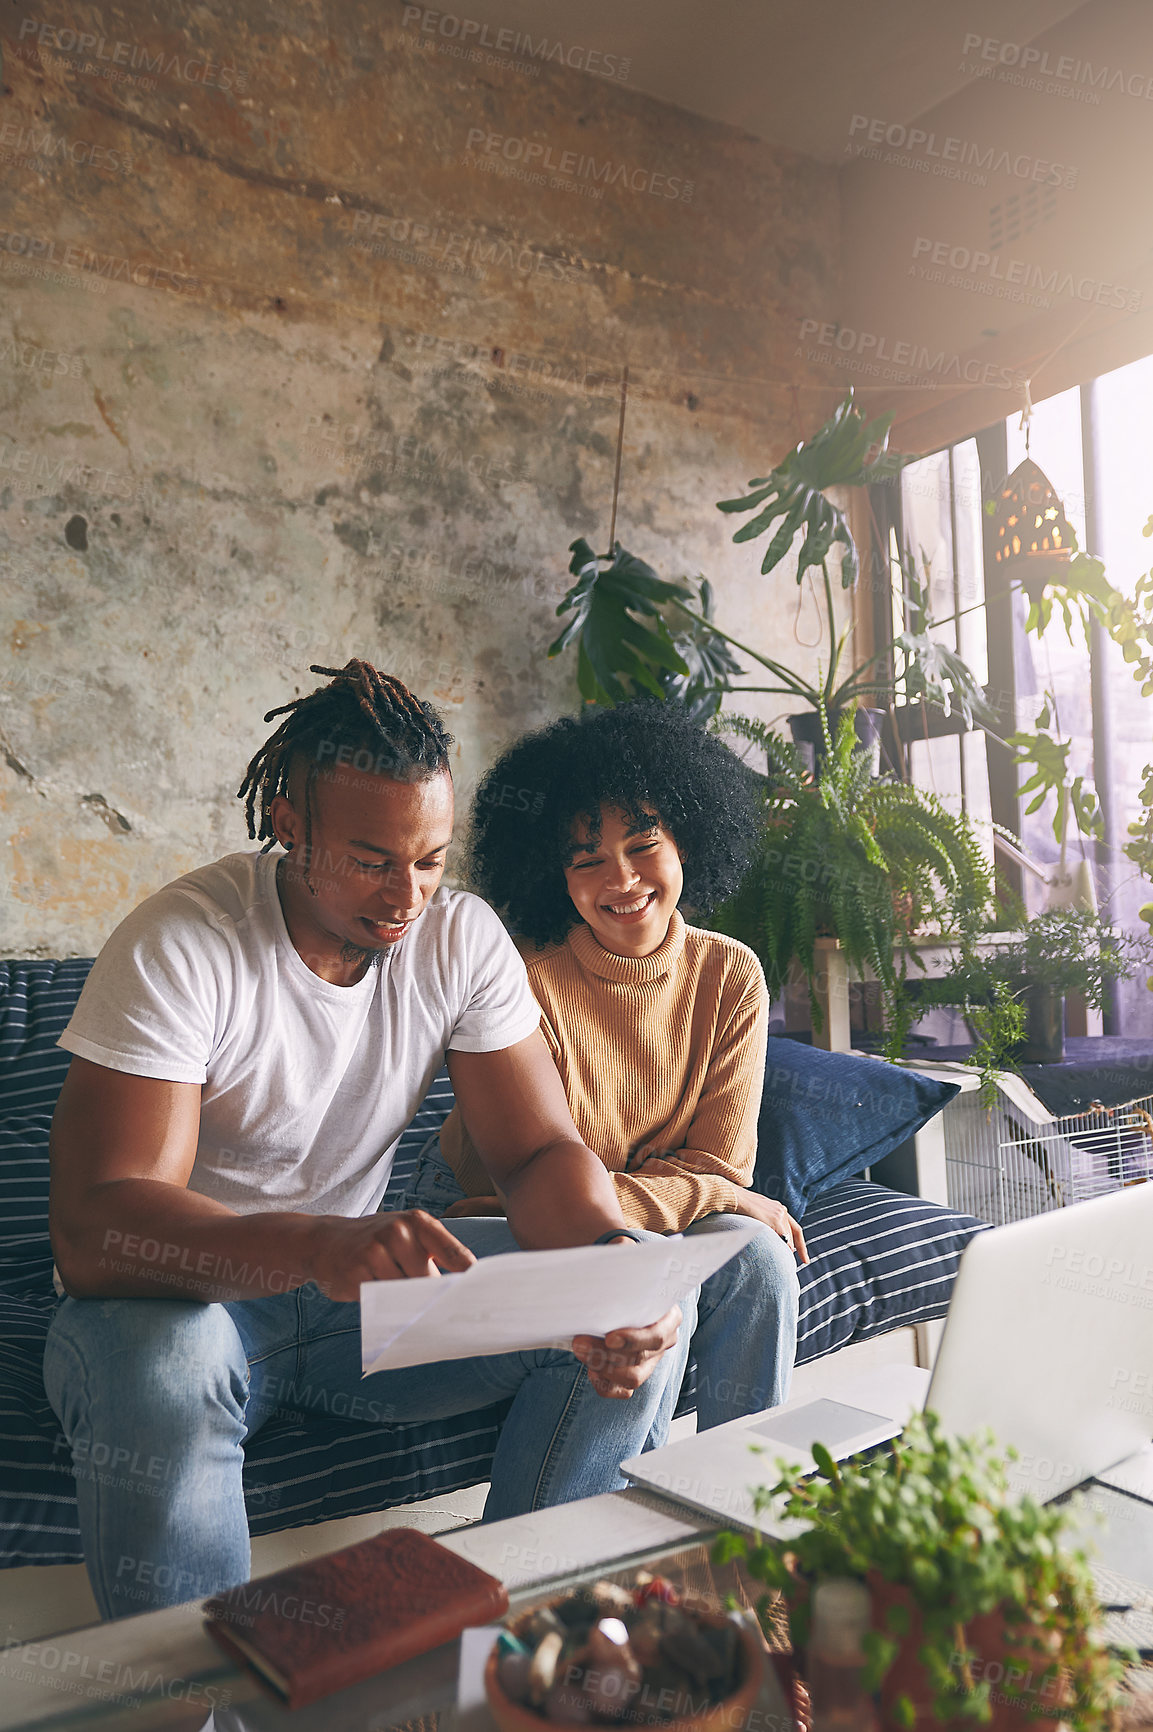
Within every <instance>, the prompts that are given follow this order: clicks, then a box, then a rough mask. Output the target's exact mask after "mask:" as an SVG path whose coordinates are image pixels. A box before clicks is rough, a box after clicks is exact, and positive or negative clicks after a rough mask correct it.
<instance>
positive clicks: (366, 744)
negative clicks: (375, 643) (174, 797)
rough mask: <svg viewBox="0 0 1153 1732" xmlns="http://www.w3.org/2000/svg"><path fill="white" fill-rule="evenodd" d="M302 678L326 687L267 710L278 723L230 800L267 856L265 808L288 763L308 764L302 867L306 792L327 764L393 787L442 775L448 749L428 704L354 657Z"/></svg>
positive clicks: (271, 834)
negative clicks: (369, 773)
mask: <svg viewBox="0 0 1153 1732" xmlns="http://www.w3.org/2000/svg"><path fill="white" fill-rule="evenodd" d="M309 672H310V673H314V674H325V675H327V676H328V679H329V684H328V685H326V686H319V687H318V688H317V690H316V691H314V692H309V694H308V695H307V697H303V698H294V699H293V701H292V702H291V703H290V704H280V705H279V706H278V707H277V708H276V709H274V710H269V711H268V712H267V714H266V715H265V718H264V719H265V721H266V722H270V721H271V720H272V719H273V717H274V716H283V717H284V720H283V721H282V722H281V724H280V726H279V727H278V728H277V730H276V732H275V733H274V734H271V735H269V737H268V739H267V740H265V742H264V744H263V746H261V748H260V750H259V751H258V752H257V753H256V754H255V756H254V757H253V758H252V760H251V762H250V763H249V765H248V769H247V770H246V772H245V776H244V781H243V782H242V783H241V784H240V787H239V789H238V790H237V796H236V797H237V799H238V800H243V801H244V811H245V816H246V817H247V819H248V834H249V835H250V836H252V837H253V838H255V839H257V840H259V841H262V842H263V843H264V848H263V850H262V852H263V853H265V854H267V852H268V850H269V849H270V848H271V847H272V844H273V843H274V842H275V841H276V831H275V830H274V829H273V826H272V816H271V807H272V802H273V800H275V799H276V797H277V795H284V796H287V795H288V783H289V778H290V776H291V774H292V769H293V765H294V764H295V763H296V762H297V761H298V760H299V759H301V758H306V759H307V760H308V771H307V775H306V777H305V784H304V848H305V862H306V869H307V862H308V861H309V860H310V859H311V857H312V794H313V789H314V787H315V784H316V778H317V776H318V774H319V773H320V772H321V771H322V770H323V769H324V768H325V767H326V766H330V767H332V768H333V769H335V768H336V767H337V765H338V764H341V765H346V766H347V767H348V768H350V769H354V770H374V771H375V772H376V774H377V775H378V776H388V777H390V778H391V779H392V780H393V781H394V782H423V781H426V780H428V779H429V778H431V777H433V776H436V775H439V774H440V773H441V771H443V770H447V769H448V751H449V747H450V746H451V745H452V743H453V738H452V735H451V734H450V733H449V732H448V731H447V729H446V728H445V726H444V724H443V723H442V721H441V719H440V717H439V716H438V715H437V713H436V711H435V710H434V709H433V708H432V706H431V705H430V704H426V703H422V701H421V700H420V698H416V697H414V696H413V694H412V693H411V692H410V691H409V689H408V687H407V686H406V685H403V684H402V683H401V681H400V680H397V679H393V677H392V675H391V674H382V673H381V672H380V670H379V668H374V667H373V666H372V664H371V663H370V662H364V661H360V660H359V659H358V658H357V657H355V656H354V657H353V658H352V660H351V661H349V662H346V663H345V665H344V667H342V668H322V667H319V666H317V664H316V663H315V662H314V663H312V665H311V667H310V669H309ZM258 806H259V823H258V822H257V808H258ZM310 888H311V886H310Z"/></svg>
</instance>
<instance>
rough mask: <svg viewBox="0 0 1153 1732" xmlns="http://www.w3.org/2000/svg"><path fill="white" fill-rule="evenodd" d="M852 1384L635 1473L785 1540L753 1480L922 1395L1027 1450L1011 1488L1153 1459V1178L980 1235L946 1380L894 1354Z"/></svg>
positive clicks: (889, 1430)
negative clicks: (896, 1361) (895, 1361)
mask: <svg viewBox="0 0 1153 1732" xmlns="http://www.w3.org/2000/svg"><path fill="white" fill-rule="evenodd" d="M838 1397H839V1398H838V1399H837V1400H835V1401H834V1400H829V1399H824V1400H818V1401H790V1402H786V1403H785V1404H784V1405H783V1406H781V1407H777V1408H771V1409H769V1410H768V1411H767V1412H765V1413H755V1414H751V1415H749V1416H748V1417H746V1418H744V1419H736V1420H732V1421H730V1422H729V1423H728V1424H727V1425H718V1426H715V1427H714V1428H713V1429H712V1430H711V1431H705V1432H699V1433H698V1434H697V1435H696V1436H695V1437H686V1438H683V1439H681V1440H680V1441H679V1442H677V1443H672V1444H668V1445H667V1446H666V1447H665V1448H664V1449H656V1450H651V1451H650V1452H648V1453H647V1454H645V1455H638V1456H634V1457H632V1459H631V1460H629V1461H626V1462H623V1463H622V1464H621V1465H622V1471H623V1472H624V1473H625V1474H627V1476H628V1477H629V1479H631V1480H635V1481H637V1482H638V1483H639V1484H641V1485H645V1486H649V1487H651V1488H652V1489H653V1490H654V1491H658V1492H660V1493H661V1494H662V1495H663V1496H665V1497H671V1498H675V1499H677V1500H679V1501H680V1502H682V1503H686V1504H689V1505H691V1506H692V1507H693V1508H696V1509H701V1510H704V1511H706V1512H707V1513H710V1514H716V1515H719V1516H722V1517H723V1518H724V1520H725V1521H726V1522H734V1523H737V1524H742V1523H743V1524H745V1525H754V1524H755V1525H758V1526H760V1527H761V1528H762V1529H763V1530H764V1531H765V1532H768V1533H775V1534H778V1535H780V1536H782V1537H784V1535H785V1528H784V1526H783V1525H782V1523H781V1522H780V1521H779V1519H774V1517H773V1516H772V1514H771V1512H763V1513H761V1514H760V1515H758V1514H757V1513H756V1511H755V1508H754V1501H753V1491H752V1487H754V1486H755V1485H772V1484H773V1483H774V1482H775V1481H776V1480H777V1479H778V1478H779V1477H780V1475H779V1474H778V1472H777V1471H776V1465H775V1464H776V1461H777V1459H778V1457H783V1458H784V1459H785V1460H786V1461H788V1462H790V1463H797V1464H799V1465H800V1467H801V1470H802V1472H812V1471H813V1470H814V1468H815V1465H816V1464H815V1462H814V1461H813V1457H812V1454H811V1445H812V1444H813V1443H814V1442H820V1443H823V1444H824V1445H825V1446H826V1448H827V1449H828V1450H829V1453H830V1454H831V1455H832V1456H833V1457H834V1458H835V1459H837V1460H842V1459H843V1458H844V1457H845V1456H848V1455H854V1454H856V1453H857V1452H858V1451H860V1450H862V1449H868V1448H869V1447H871V1446H872V1445H873V1444H877V1443H883V1442H885V1441H886V1439H888V1438H890V1437H894V1436H896V1435H897V1434H898V1433H899V1432H900V1431H901V1430H902V1429H903V1427H904V1425H905V1423H906V1421H907V1420H908V1419H909V1417H910V1416H911V1415H912V1414H913V1413H915V1412H917V1411H918V1410H919V1409H920V1408H922V1407H928V1408H931V1409H933V1410H934V1411H935V1412H936V1413H937V1414H938V1415H939V1416H940V1419H941V1421H942V1424H943V1425H944V1427H945V1429H946V1430H947V1431H949V1432H950V1433H952V1434H953V1435H955V1436H965V1435H970V1434H972V1433H974V1432H980V1431H983V1430H986V1429H988V1430H991V1431H992V1432H993V1434H994V1436H995V1437H996V1438H997V1439H998V1441H999V1442H1000V1443H1001V1444H1003V1445H1005V1446H1009V1445H1012V1446H1013V1447H1014V1448H1016V1450H1017V1451H1018V1459H1017V1461H1015V1462H1013V1463H1010V1464H1009V1478H1010V1485H1011V1487H1012V1489H1013V1490H1014V1491H1015V1492H1018V1493H1025V1492H1028V1493H1029V1494H1030V1495H1031V1496H1033V1497H1035V1498H1037V1499H1038V1500H1039V1501H1041V1502H1045V1501H1047V1500H1048V1499H1049V1498H1052V1497H1056V1496H1057V1495H1058V1494H1059V1493H1061V1492H1063V1491H1067V1490H1068V1489H1069V1488H1070V1487H1071V1486H1074V1485H1078V1484H1079V1483H1080V1482H1081V1481H1082V1480H1084V1479H1088V1478H1089V1477H1090V1476H1092V1475H1096V1474H1099V1473H1101V1472H1102V1471H1103V1470H1109V1469H1113V1468H1115V1467H1116V1466H1117V1465H1118V1464H1120V1463H1122V1462H1125V1461H1126V1460H1127V1459H1128V1458H1130V1457H1134V1456H1138V1455H1140V1456H1141V1458H1142V1459H1143V1460H1146V1461H1147V1460H1148V1459H1149V1457H1148V1455H1147V1454H1143V1453H1142V1452H1147V1450H1148V1445H1149V1442H1150V1439H1151V1438H1153V1183H1146V1184H1142V1185H1137V1186H1130V1187H1127V1188H1126V1189H1124V1190H1121V1191H1116V1192H1113V1193H1112V1194H1110V1195H1109V1196H1106V1197H1097V1198H1095V1199H1094V1200H1093V1201H1092V1202H1089V1203H1076V1204H1073V1205H1072V1206H1071V1207H1069V1208H1065V1209H1058V1210H1054V1211H1053V1212H1052V1213H1049V1214H1044V1215H1035V1216H1032V1217H1031V1218H1030V1219H1029V1220H1026V1221H1016V1222H1014V1223H1013V1224H1012V1225H1010V1226H1006V1227H993V1228H990V1229H989V1230H988V1231H986V1232H984V1233H979V1234H978V1235H977V1236H976V1238H975V1239H973V1240H972V1241H971V1242H970V1243H969V1245H968V1246H967V1247H966V1250H965V1252H964V1254H963V1256H962V1258H961V1264H960V1269H959V1272H958V1275H957V1280H956V1284H955V1286H954V1288H953V1295H952V1299H951V1302H950V1305H949V1312H948V1317H947V1319H946V1323H945V1332H944V1336H943V1338H942V1341H941V1347H940V1351H939V1352H938V1354H937V1361H936V1365H935V1366H934V1369H933V1373H932V1378H931V1380H930V1376H929V1373H928V1372H927V1371H925V1370H922V1369H919V1368H918V1367H915V1366H906V1365H892V1366H884V1367H881V1368H880V1369H878V1370H873V1371H869V1372H864V1373H858V1374H857V1375H856V1376H850V1377H847V1378H846V1379H845V1382H844V1384H843V1386H841V1387H840V1388H839V1389H838ZM754 1449H756V1450H760V1451H761V1452H762V1453H761V1455H760V1458H759V1459H758V1458H757V1457H755V1456H754V1455H753V1454H752V1453H751V1451H752V1450H754ZM1127 1489H1130V1488H1127ZM1145 1495H1150V1493H1146V1494H1145Z"/></svg>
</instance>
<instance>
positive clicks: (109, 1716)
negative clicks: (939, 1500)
mask: <svg viewBox="0 0 1153 1732" xmlns="http://www.w3.org/2000/svg"><path fill="white" fill-rule="evenodd" d="M718 1531H719V1529H718V1527H717V1525H716V1524H714V1523H710V1522H709V1520H708V1519H707V1518H705V1517H703V1516H701V1517H698V1516H695V1515H693V1514H692V1513H691V1512H690V1511H687V1510H685V1509H683V1508H681V1507H680V1506H678V1505H675V1504H672V1503H666V1502H665V1500H663V1499H661V1498H658V1497H654V1496H650V1495H649V1494H648V1493H642V1492H637V1491H622V1492H612V1493H608V1494H606V1496H604V1497H599V1498H589V1499H586V1500H584V1501H583V1502H582V1503H580V1504H570V1505H567V1506H563V1507H561V1508H559V1509H555V1510H543V1511H541V1512H539V1514H537V1515H533V1516H519V1517H514V1518H513V1519H512V1520H510V1521H506V1522H494V1523H492V1524H491V1525H490V1526H487V1527H474V1528H466V1529H463V1530H457V1531H456V1532H450V1533H445V1534H439V1535H437V1536H436V1537H437V1538H438V1539H439V1540H440V1541H441V1542H442V1543H443V1544H445V1545H448V1546H450V1547H451V1548H452V1549H453V1550H455V1551H458V1552H460V1553H461V1554H462V1555H464V1556H467V1557H470V1558H471V1559H472V1561H473V1562H475V1563H477V1564H479V1565H480V1567H481V1568H483V1569H487V1570H489V1571H490V1572H491V1573H492V1574H494V1575H498V1576H499V1577H500V1578H501V1579H502V1580H503V1581H505V1582H506V1583H507V1584H508V1587H509V1597H510V1600H511V1603H512V1607H513V1609H514V1610H521V1609H523V1608H524V1607H527V1606H529V1605H531V1604H533V1603H534V1602H535V1601H539V1600H543V1599H547V1598H549V1597H551V1596H552V1595H553V1594H556V1593H559V1592H561V1591H563V1590H564V1589H565V1588H566V1587H568V1586H570V1585H575V1584H576V1583H579V1582H582V1581H590V1580H596V1579H598V1578H599V1577H602V1576H616V1575H617V1574H619V1573H620V1572H622V1571H626V1570H629V1569H634V1568H637V1567H639V1566H641V1565H647V1566H648V1567H652V1566H653V1565H655V1564H658V1563H659V1564H660V1565H661V1568H662V1571H663V1570H664V1568H665V1565H666V1561H668V1560H676V1559H678V1555H679V1554H682V1553H683V1554H685V1557H684V1559H683V1560H680V1561H677V1562H672V1563H670V1569H672V1570H673V1571H674V1572H675V1573H677V1574H678V1576H679V1577H680V1579H683V1580H684V1581H685V1583H686V1586H687V1587H689V1588H691V1589H692V1591H693V1592H702V1593H703V1592H705V1591H706V1589H707V1571H708V1549H709V1542H710V1541H711V1540H712V1538H714V1537H715V1535H716V1533H717V1532H718ZM590 1554H591V1555H590ZM690 1554H691V1557H690ZM685 1571H688V1572H689V1576H685V1574H684V1572H685ZM690 1578H691V1579H690ZM698 1584H699V1585H698ZM718 1603H719V1601H718ZM458 1648H459V1643H458V1642H456V1641H453V1642H449V1643H446V1644H445V1645H444V1646H443V1647H441V1648H437V1649H434V1650H433V1651H432V1652H430V1653H427V1654H422V1655H419V1656H418V1657H417V1658H415V1659H413V1660H408V1661H406V1662H405V1663H404V1664H403V1665H400V1666H396V1667H393V1668H392V1669H391V1670H390V1671H388V1672H384V1673H381V1674H380V1675H379V1676H378V1677H376V1678H371V1679H366V1680H365V1681H364V1682H363V1683H361V1684H357V1685H354V1686H353V1687H352V1688H351V1689H348V1690H343V1691H341V1692H339V1693H338V1694H337V1695H334V1696H327V1697H325V1698H324V1700H323V1701H321V1702H317V1703H316V1704H314V1705H313V1706H312V1707H309V1708H298V1709H296V1710H294V1711H293V1712H291V1713H290V1712H289V1711H288V1710H287V1709H285V1708H283V1707H282V1706H281V1705H280V1704H279V1703H278V1702H276V1701H275V1700H274V1699H273V1698H272V1697H271V1696H270V1695H269V1694H268V1693H267V1692H266V1690H265V1689H264V1688H263V1687H262V1686H261V1685H260V1684H259V1683H257V1681H256V1679H255V1678H254V1677H253V1676H252V1675H251V1674H250V1673H249V1672H247V1671H246V1670H244V1669H242V1668H239V1667H237V1666H235V1665H233V1664H232V1662H231V1661H230V1660H229V1659H228V1658H227V1657H226V1656H225V1654H224V1653H223V1651H222V1650H221V1649H220V1648H219V1647H218V1646H217V1644H216V1643H215V1642H214V1641H213V1640H212V1638H211V1636H209V1634H208V1632H207V1630H206V1628H205V1625H204V1616H203V1612H202V1610H201V1606H200V1602H199V1601H194V1602H189V1603H188V1604H187V1605H183V1606H173V1607H170V1608H168V1609H167V1610H164V1611H159V1612H145V1613H142V1614H141V1615H140V1616H139V1617H135V1618H124V1619H121V1620H119V1621H118V1622H117V1623H114V1624H97V1625H93V1626H90V1627H89V1628H87V1629H82V1630H73V1631H69V1632H66V1633H64V1634H61V1635H55V1636H49V1637H46V1638H44V1639H43V1640H39V1641H35V1642H25V1643H16V1644H13V1645H12V1646H10V1647H7V1648H4V1649H0V1728H4V1729H9V1728H11V1729H13V1732H15V1729H16V1728H24V1727H26V1728H28V1729H29V1732H32V1729H33V1728H35V1732H66V1729H74V1728H81V1727H83V1728H85V1729H88V1728H94V1727H100V1728H102V1729H105V1732H111V1729H112V1728H116V1727H129V1726H130V1727H131V1728H132V1732H201V1729H202V1728H206V1729H207V1732H389V1729H390V1728H395V1729H397V1732H448V1728H449V1727H450V1725H451V1723H452V1721H453V1720H454V1718H455V1704H456V1681H457V1656H458Z"/></svg>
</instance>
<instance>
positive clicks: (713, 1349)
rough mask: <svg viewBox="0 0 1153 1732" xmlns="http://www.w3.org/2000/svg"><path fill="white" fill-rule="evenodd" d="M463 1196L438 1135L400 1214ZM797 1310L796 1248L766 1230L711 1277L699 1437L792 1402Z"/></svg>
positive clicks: (701, 1318)
mask: <svg viewBox="0 0 1153 1732" xmlns="http://www.w3.org/2000/svg"><path fill="white" fill-rule="evenodd" d="M463 1196H464V1192H463V1191H462V1190H461V1188H460V1184H459V1183H458V1181H457V1177H456V1174H455V1173H454V1172H453V1170H452V1168H451V1167H450V1166H449V1164H448V1162H447V1161H446V1160H445V1158H444V1155H443V1154H442V1152H441V1147H440V1133H439V1132H434V1134H433V1135H432V1136H431V1137H429V1139H428V1141H427V1142H426V1143H425V1145H424V1147H423V1148H422V1149H421V1151H420V1154H419V1156H418V1157H417V1163H416V1167H415V1170H414V1172H413V1175H412V1179H411V1180H410V1182H409V1188H408V1191H407V1192H406V1193H405V1195H404V1196H403V1197H402V1198H401V1207H402V1208H405V1209H425V1210H427V1212H428V1213H429V1214H430V1215H443V1214H444V1213H445V1211H446V1210H447V1209H448V1208H450V1207H451V1205H452V1204H453V1203H456V1202H459V1201H460V1199H461V1198H462V1197H463ZM474 1218H475V1217H469V1216H465V1217H464V1218H463V1219H462V1220H456V1219H453V1220H452V1221H450V1222H449V1227H450V1229H451V1230H452V1231H453V1232H454V1233H455V1232H456V1230H457V1228H458V1227H463V1226H464V1225H465V1224H466V1222H467V1221H468V1220H469V1219H474ZM753 1224H754V1223H753V1222H752V1221H751V1220H750V1218H749V1216H747V1215H706V1216H704V1218H703V1219H702V1220H700V1221H694V1222H693V1224H692V1226H691V1227H689V1228H687V1232H688V1233H690V1234H693V1233H723V1232H726V1231H727V1230H729V1229H730V1228H733V1227H748V1226H751V1225H753ZM646 1236H647V1237H654V1238H655V1237H656V1235H655V1234H652V1235H646ZM799 1307H800V1288H799V1285H798V1282H797V1261H796V1257H795V1256H794V1254H793V1251H792V1248H791V1246H788V1245H786V1244H785V1242H784V1240H783V1239H781V1238H779V1237H778V1236H777V1234H776V1233H774V1232H773V1231H772V1230H771V1228H769V1227H766V1226H763V1225H762V1226H761V1227H760V1231H759V1232H758V1233H757V1236H756V1238H755V1239H753V1240H752V1241H751V1242H750V1243H749V1244H748V1245H746V1246H745V1248H744V1249H743V1250H742V1251H738V1252H737V1254H736V1256H735V1257H732V1258H730V1259H729V1261H728V1262H727V1263H725V1264H723V1265H722V1267H721V1268H720V1269H718V1270H717V1273H716V1274H715V1275H712V1276H710V1277H709V1279H708V1280H707V1281H706V1282H705V1283H704V1286H703V1287H702V1288H701V1290H700V1298H699V1300H698V1306H697V1321H696V1325H695V1330H694V1332H693V1339H692V1346H691V1348H690V1352H691V1354H692V1357H693V1359H694V1360H695V1362H696V1374H697V1396H696V1400H697V1430H698V1431H708V1430H709V1428H710V1427H711V1426H714V1425H723V1424H724V1422H725V1421H726V1420H728V1419H741V1418H743V1416H744V1415H745V1414H747V1413H760V1412H761V1411H762V1410H763V1409H764V1408H766V1407H779V1406H780V1404H781V1402H782V1401H787V1400H788V1398H789V1385H790V1383H791V1382H792V1376H793V1361H794V1360H795V1358H796V1355H797V1313H798V1310H799ZM688 1326H689V1325H688V1319H687V1317H686V1324H685V1327H686V1328H688ZM682 1333H683V1331H682Z"/></svg>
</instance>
